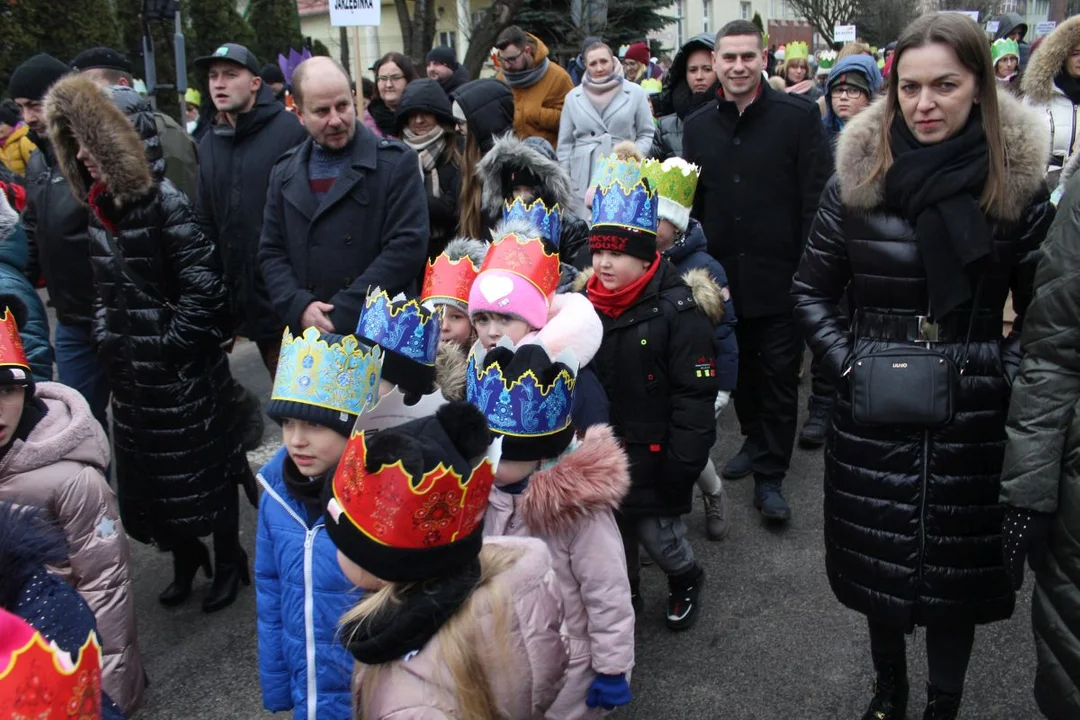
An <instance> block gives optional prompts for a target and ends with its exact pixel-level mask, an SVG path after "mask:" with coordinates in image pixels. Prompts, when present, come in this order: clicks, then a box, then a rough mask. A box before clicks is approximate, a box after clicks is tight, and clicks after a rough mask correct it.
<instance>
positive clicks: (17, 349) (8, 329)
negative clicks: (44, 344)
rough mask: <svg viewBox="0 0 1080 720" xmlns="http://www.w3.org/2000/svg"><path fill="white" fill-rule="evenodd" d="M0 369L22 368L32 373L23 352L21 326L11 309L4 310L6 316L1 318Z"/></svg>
mask: <svg viewBox="0 0 1080 720" xmlns="http://www.w3.org/2000/svg"><path fill="white" fill-rule="evenodd" d="M0 367H21V368H23V369H24V370H26V372H30V361H28V360H27V359H26V351H25V350H23V344H22V337H20V336H19V326H18V325H17V324H16V323H15V315H14V314H13V313H12V312H11V310H10V309H9V308H4V314H3V316H2V317H0Z"/></svg>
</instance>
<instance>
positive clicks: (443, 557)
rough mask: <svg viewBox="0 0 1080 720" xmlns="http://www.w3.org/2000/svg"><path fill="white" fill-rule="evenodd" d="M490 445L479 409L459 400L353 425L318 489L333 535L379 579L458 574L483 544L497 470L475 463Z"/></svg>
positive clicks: (344, 551) (339, 546) (339, 545)
mask: <svg viewBox="0 0 1080 720" xmlns="http://www.w3.org/2000/svg"><path fill="white" fill-rule="evenodd" d="M490 444H491V434H490V433H489V431H488V426H487V421H486V420H485V419H484V416H483V414H481V413H480V411H479V410H477V409H476V408H474V407H473V406H472V405H469V404H468V403H465V402H454V403H447V404H445V405H443V406H442V407H441V408H439V410H438V411H437V412H436V413H435V415H434V416H433V417H426V418H420V419H419V420H413V421H412V422H408V423H405V424H404V425H399V426H398V427H395V428H389V429H386V430H381V431H379V432H378V433H375V434H368V433H357V434H356V435H355V436H354V437H352V438H351V439H350V440H349V444H348V445H347V446H346V448H345V453H344V454H343V455H342V458H341V462H340V463H339V464H338V468H337V471H336V472H335V473H334V479H333V482H331V483H327V485H326V489H325V490H324V495H323V500H324V504H325V507H326V516H327V517H326V530H327V532H328V533H329V534H330V539H331V540H333V541H334V545H336V546H337V549H338V550H340V551H341V553H342V554H344V555H345V557H347V558H349V559H350V560H352V561H353V562H354V563H356V564H357V565H359V566H360V567H362V568H363V569H364V570H366V571H368V572H370V573H371V574H373V575H375V577H377V578H379V579H380V580H386V581H388V582H416V581H419V580H427V579H429V578H436V577H444V576H448V575H453V574H455V573H457V572H460V571H461V570H462V569H463V568H465V567H467V566H468V565H469V564H470V563H471V562H472V561H473V560H475V559H476V557H477V555H479V554H480V548H481V546H482V544H483V530H484V523H483V513H484V510H485V509H486V508H487V499H488V493H489V492H490V489H491V480H492V478H493V473H492V472H491V471H490V468H489V469H487V470H486V471H485V470H484V469H483V468H481V469H480V470H479V471H477V473H476V474H474V473H473V468H474V467H476V466H477V465H478V464H479V462H480V458H482V457H483V456H484V455H485V454H486V453H487V451H488V446H489V445H490ZM447 471H448V472H449V474H447ZM428 473H430V475H428V476H427V477H425V475H426V474H428ZM463 485H464V489H463V488H462V486H463Z"/></svg>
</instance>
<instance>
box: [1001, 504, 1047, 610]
mask: <svg viewBox="0 0 1080 720" xmlns="http://www.w3.org/2000/svg"><path fill="white" fill-rule="evenodd" d="M1052 519H1053V515H1050V514H1049V513H1040V512H1033V511H1031V510H1025V509H1023V508H1016V507H1009V508H1006V510H1005V525H1004V527H1003V528H1002V533H1001V542H1002V547H1003V548H1004V551H1005V570H1006V572H1008V573H1009V577H1010V578H1011V579H1012V583H1013V590H1019V589H1020V587H1021V586H1022V585H1023V584H1024V560H1026V559H1028V558H1034V559H1035V561H1036V562H1038V560H1039V558H1040V557H1042V556H1043V555H1045V554H1046V548H1047V542H1048V541H1049V539H1050V522H1051V520H1052Z"/></svg>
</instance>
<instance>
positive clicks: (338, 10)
mask: <svg viewBox="0 0 1080 720" xmlns="http://www.w3.org/2000/svg"><path fill="white" fill-rule="evenodd" d="M381 23H382V2H381V1H380V0H330V24H331V25H332V26H334V27H342V26H346V27H347V26H354V25H368V26H377V25H379V24H381Z"/></svg>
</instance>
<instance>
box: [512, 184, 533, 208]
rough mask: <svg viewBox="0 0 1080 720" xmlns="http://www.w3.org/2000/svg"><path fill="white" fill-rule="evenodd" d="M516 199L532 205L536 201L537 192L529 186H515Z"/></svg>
mask: <svg viewBox="0 0 1080 720" xmlns="http://www.w3.org/2000/svg"><path fill="white" fill-rule="evenodd" d="M513 193H514V198H515V199H517V200H521V201H522V202H523V203H526V204H528V203H531V202H532V201H533V200H535V199H536V190H535V189H533V188H532V187H530V186H529V185H515V186H514V190H513Z"/></svg>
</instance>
